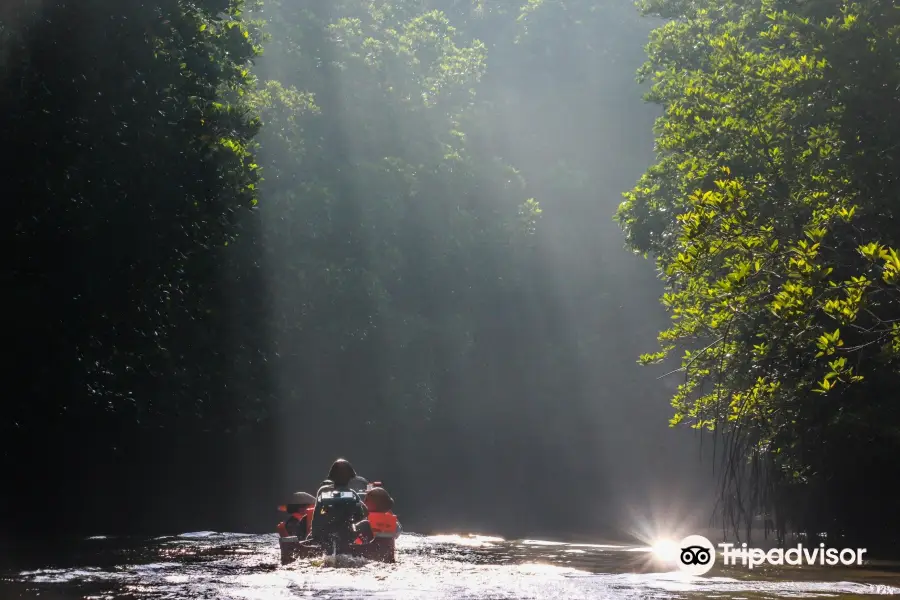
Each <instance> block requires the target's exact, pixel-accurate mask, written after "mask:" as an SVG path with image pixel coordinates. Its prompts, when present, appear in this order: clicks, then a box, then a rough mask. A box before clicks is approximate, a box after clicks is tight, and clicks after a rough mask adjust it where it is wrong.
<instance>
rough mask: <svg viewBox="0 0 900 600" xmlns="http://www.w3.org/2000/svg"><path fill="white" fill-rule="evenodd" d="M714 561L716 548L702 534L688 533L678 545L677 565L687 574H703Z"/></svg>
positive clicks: (707, 571) (711, 566)
mask: <svg viewBox="0 0 900 600" xmlns="http://www.w3.org/2000/svg"><path fill="white" fill-rule="evenodd" d="M715 563H716V549H715V546H713V544H712V542H710V541H709V540H708V539H706V538H705V537H703V536H702V535H689V536H687V537H686V538H684V539H683V540H681V544H679V546H678V567H679V568H680V569H681V570H682V571H683V572H685V573H687V574H689V575H705V574H706V573H709V571H710V569H712V568H713V565H714V564H715Z"/></svg>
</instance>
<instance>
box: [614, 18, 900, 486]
mask: <svg viewBox="0 0 900 600" xmlns="http://www.w3.org/2000/svg"><path fill="white" fill-rule="evenodd" d="M875 4H879V3H874V4H865V5H864V4H852V5H851V4H848V5H846V6H843V7H839V6H838V5H832V4H828V5H826V4H824V3H823V4H822V5H821V6H817V7H816V8H812V7H810V6H806V5H805V4H803V3H800V2H793V1H789V2H786V3H785V2H782V3H779V4H777V6H778V10H774V7H775V6H776V4H775V3H772V2H768V1H764V2H762V3H749V4H748V3H742V2H736V1H726V2H724V3H721V2H715V3H714V2H706V1H701V2H693V3H685V2H680V1H678V0H655V1H653V2H647V3H645V7H644V8H645V10H647V11H649V12H651V13H654V14H659V15H664V16H666V17H668V18H673V19H674V20H673V21H671V22H669V23H667V24H665V25H663V26H661V27H659V28H658V29H656V30H655V31H654V32H653V33H652V35H651V38H650V43H649V45H648V49H647V50H648V61H647V63H646V64H645V65H644V67H643V68H642V70H641V76H642V77H644V78H646V79H649V80H650V81H651V83H652V87H651V91H650V93H649V95H648V98H649V99H650V100H651V101H653V102H655V103H658V104H660V105H662V107H663V109H664V115H663V116H662V117H661V118H660V119H659V120H658V121H657V124H656V127H655V132H656V148H657V152H658V160H657V162H656V164H655V165H653V166H652V167H651V168H650V169H649V170H648V171H647V173H645V175H644V176H643V177H642V178H641V180H640V181H639V182H638V184H637V185H636V186H635V187H634V188H633V189H632V190H631V191H630V192H628V193H626V194H625V195H624V202H623V203H622V204H621V206H620V207H619V211H618V213H617V216H616V218H617V220H618V221H619V223H620V224H621V225H622V227H623V229H624V231H625V233H626V236H627V240H628V243H629V245H630V246H631V247H632V248H633V249H634V250H636V251H639V252H652V253H653V254H654V255H655V257H656V261H657V264H658V265H659V267H660V271H661V272H662V273H663V274H664V275H665V282H666V288H667V289H666V293H665V294H664V295H663V299H662V303H663V305H664V306H665V307H666V308H667V310H669V311H670V312H671V313H672V318H673V322H674V324H673V326H672V327H671V328H670V329H668V330H666V331H663V332H661V333H660V335H659V339H660V342H661V344H664V345H665V346H666V348H669V347H670V346H672V345H673V344H675V345H677V346H680V347H692V348H693V347H697V346H698V345H700V346H703V345H705V344H707V343H708V342H709V340H719V342H717V343H716V344H714V345H713V346H712V347H711V348H710V350H708V351H706V352H702V353H691V352H689V351H684V354H683V361H682V365H683V367H682V372H683V375H684V376H685V385H684V386H683V387H681V388H679V392H678V394H676V395H675V397H674V399H673V406H674V408H675V416H674V417H673V419H672V423H673V424H689V425H691V426H692V427H698V428H707V429H718V430H720V431H722V432H725V433H731V434H734V435H735V436H737V438H738V439H739V440H740V442H739V443H740V444H743V445H742V446H741V447H742V448H744V450H743V451H744V453H745V454H746V456H747V457H748V458H753V457H755V458H757V459H759V460H766V461H769V460H771V461H773V464H777V465H781V466H784V468H785V469H788V468H789V467H788V465H790V467H791V469H792V470H793V468H796V470H797V472H798V473H803V474H804V475H803V477H799V475H798V478H796V481H800V480H801V479H802V480H803V481H809V480H810V479H803V478H806V477H807V476H808V475H809V473H811V472H812V467H810V465H809V464H808V462H809V461H810V460H812V459H811V458H810V457H809V455H808V454H803V455H801V454H799V453H795V451H794V450H793V446H792V445H791V444H793V441H795V440H798V439H805V437H806V435H807V433H806V432H807V431H809V430H811V429H815V428H818V427H823V426H824V424H825V423H828V422H831V421H830V420H831V419H833V418H835V417H834V415H835V414H837V413H836V412H835V411H837V408H836V407H837V406H839V404H826V405H823V404H821V402H820V404H818V405H816V406H817V407H816V409H815V410H812V409H810V408H809V406H808V405H807V404H806V402H807V400H808V399H809V398H811V397H817V396H816V394H817V395H819V396H828V398H829V402H834V403H839V402H841V401H842V399H845V398H847V399H850V398H853V399H857V400H855V401H851V400H847V402H854V404H853V406H850V407H841V409H840V410H841V411H842V412H841V414H842V415H846V414H847V413H853V411H855V410H857V409H856V408H855V402H862V401H863V399H866V401H869V400H868V398H870V397H872V396H873V395H880V394H883V393H885V392H884V389H883V388H882V390H881V391H879V390H877V389H874V388H871V387H870V386H874V385H879V384H876V383H874V381H873V380H875V379H877V380H878V381H879V382H880V385H885V384H886V382H887V381H892V382H893V385H896V384H897V383H900V382H898V381H897V377H898V366H900V354H898V353H897V349H898V347H900V346H898V344H897V332H898V327H897V326H896V321H897V320H898V319H900V303H898V300H900V294H898V291H900V290H898V285H900V256H898V253H897V251H896V250H895V248H900V235H898V232H897V231H896V228H895V227H894V226H893V225H892V223H893V222H895V220H896V219H897V218H898V215H897V214H896V210H897V209H896V201H895V200H896V197H897V196H898V194H900V186H898V183H897V181H896V178H894V177H885V176H884V175H883V173H886V172H893V171H894V167H893V164H894V163H893V162H891V161H894V160H896V159H897V158H900V157H898V156H897V154H898V148H897V147H896V145H895V144H894V145H890V144H888V142H887V141H886V138H885V134H884V133H883V132H884V131H885V130H890V131H892V132H893V131H896V130H897V126H896V123H897V120H896V118H895V116H893V114H892V110H895V109H887V108H886V107H887V106H896V94H895V92H891V93H890V94H888V93H886V92H885V93H883V92H882V90H884V89H885V86H887V87H890V88H891V89H894V90H896V89H898V88H897V85H898V84H900V66H898V65H900V47H898V46H897V44H896V33H897V32H898V31H900V23H898V22H897V16H896V15H894V16H893V17H891V18H885V16H884V15H885V14H887V13H884V12H883V11H882V10H881V9H880V8H878V7H876V6H875ZM894 13H896V11H895V10H894V11H893V13H890V14H892V15H893V14H894ZM861 73H866V74H867V75H865V76H862V75H861ZM892 86H893V87H892ZM888 96H891V98H888ZM876 98H877V100H876ZM876 107H877V108H876ZM863 114H864V115H866V116H865V117H862V115H863ZM875 239H877V240H890V241H884V242H881V243H879V242H874V241H872V240H875ZM665 354H666V351H664V352H660V353H656V354H645V355H643V356H642V357H641V361H642V362H645V363H652V362H655V361H657V360H659V359H661V358H662V357H663V356H664V355H665ZM851 365H852V366H851ZM710 390H713V392H712V393H711V392H710ZM820 400H821V401H822V402H824V399H821V398H820ZM876 404H877V405H878V408H877V409H873V412H874V413H876V414H880V415H885V414H886V415H893V416H888V417H885V418H886V419H887V421H886V422H892V423H894V424H896V421H897V416H896V415H895V414H894V413H892V412H890V409H889V408H888V406H887V404H885V403H881V402H877V401H876ZM787 415H790V418H788V416H787ZM872 418H873V417H872V416H871V413H867V416H866V417H865V419H867V420H866V421H865V422H866V423H867V424H868V426H869V427H872V428H875V429H879V430H880V429H882V428H883V427H885V426H886V425H885V424H883V423H881V422H878V421H874V420H870V419H872ZM890 419H893V421H890ZM862 420H863V418H862V417H860V421H862ZM892 426H893V425H892ZM776 439H777V440H781V442H785V441H790V442H791V444H784V443H779V444H775V443H774V440H776ZM772 448H780V452H779V453H778V454H777V457H776V455H775V453H774V451H772V450H771V449H772ZM797 452H799V451H797ZM729 468H730V467H729ZM819 469H820V470H821V471H822V472H823V473H824V472H827V468H826V467H825V466H821V465H820V467H819ZM735 477H737V475H735Z"/></svg>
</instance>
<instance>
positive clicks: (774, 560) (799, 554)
mask: <svg viewBox="0 0 900 600" xmlns="http://www.w3.org/2000/svg"><path fill="white" fill-rule="evenodd" d="M719 546H720V547H721V548H722V561H723V562H724V563H725V564H726V565H729V566H734V565H736V564H737V561H738V559H740V561H741V566H744V567H748V568H750V569H752V568H754V567H759V566H762V565H772V566H776V567H781V566H784V565H790V566H795V567H796V566H800V565H806V566H822V567H824V566H829V567H834V566H837V564H838V563H840V564H842V565H845V566H848V567H849V566H851V565H856V566H859V565H862V564H863V555H864V554H865V553H866V549H865V548H843V549H841V550H838V549H837V548H826V547H825V544H819V547H818V548H815V547H813V548H804V547H803V545H802V544H797V545H796V546H794V547H793V548H788V549H787V550H784V549H782V548H772V549H771V550H768V551H766V550H763V549H761V548H748V547H747V544H741V547H740V548H735V547H734V544H719Z"/></svg>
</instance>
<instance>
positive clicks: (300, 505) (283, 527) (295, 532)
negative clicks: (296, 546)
mask: <svg viewBox="0 0 900 600" xmlns="http://www.w3.org/2000/svg"><path fill="white" fill-rule="evenodd" d="M315 504H316V499H315V498H314V497H312V496H311V495H310V494H307V493H306V492H296V493H295V494H293V495H292V496H291V500H290V502H289V503H288V504H285V505H282V506H279V507H278V508H279V510H281V511H282V512H286V513H288V515H289V516H288V518H287V519H285V520H284V521H282V522H281V523H279V524H278V533H279V534H280V535H281V537H289V536H296V537H297V539H301V540H302V539H306V536H307V535H308V534H309V529H310V526H311V523H310V518H309V514H308V513H309V509H310V508H312V507H313V506H315Z"/></svg>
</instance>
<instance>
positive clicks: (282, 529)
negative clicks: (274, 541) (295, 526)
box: [278, 506, 315, 537]
mask: <svg viewBox="0 0 900 600" xmlns="http://www.w3.org/2000/svg"><path fill="white" fill-rule="evenodd" d="M314 512H315V507H314V506H308V507H307V508H306V509H305V510H304V511H303V512H295V513H291V516H292V517H294V518H295V519H297V520H298V521H300V520H301V519H303V517H306V535H309V532H310V530H311V529H312V516H313V513H314ZM278 533H279V534H280V535H281V537H289V536H290V532H288V530H287V523H286V522H285V521H282V522H281V523H279V524H278Z"/></svg>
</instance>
